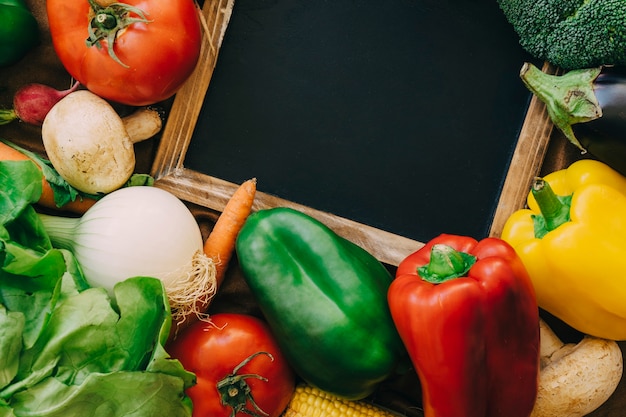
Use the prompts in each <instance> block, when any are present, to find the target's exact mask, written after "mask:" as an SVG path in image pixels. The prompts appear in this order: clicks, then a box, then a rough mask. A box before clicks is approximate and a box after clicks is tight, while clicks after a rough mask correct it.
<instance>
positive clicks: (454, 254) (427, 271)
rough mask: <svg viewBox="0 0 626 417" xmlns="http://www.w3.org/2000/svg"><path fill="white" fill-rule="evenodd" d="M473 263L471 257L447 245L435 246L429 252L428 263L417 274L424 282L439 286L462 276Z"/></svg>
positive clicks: (473, 259) (472, 257)
mask: <svg viewBox="0 0 626 417" xmlns="http://www.w3.org/2000/svg"><path fill="white" fill-rule="evenodd" d="M475 262H476V257H475V256H473V255H470V254H468V253H465V252H460V251H457V250H456V249H454V248H453V247H452V246H449V245H444V244H436V245H433V247H432V248H431V250H430V260H429V262H428V263H427V264H426V265H424V266H422V267H420V268H418V270H417V272H418V274H419V276H420V277H421V278H422V279H423V280H424V281H428V282H430V283H433V284H439V283H441V282H444V281H447V280H450V279H453V278H458V277H461V276H464V275H465V274H467V272H468V271H469V270H470V268H471V267H472V265H474V263H475Z"/></svg>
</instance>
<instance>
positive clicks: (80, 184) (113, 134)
mask: <svg viewBox="0 0 626 417" xmlns="http://www.w3.org/2000/svg"><path fill="white" fill-rule="evenodd" d="M161 127H162V120H161V115H160V114H159V112H158V111H157V110H154V109H151V108H141V109H138V110H137V111H136V112H135V113H133V114H131V115H130V116H127V117H125V118H121V117H120V116H119V115H118V114H117V113H116V111H115V110H114V108H113V107H112V106H111V105H110V104H109V103H108V102H107V101H106V100H104V99H102V98H101V97H98V96H97V95H95V94H93V93H92V92H90V91H88V90H79V91H75V92H73V93H71V94H69V95H67V96H66V97H65V98H63V99H62V100H60V101H59V102H58V103H57V104H55V105H54V107H52V109H50V112H49V113H48V115H47V116H46V118H45V119H44V122H43V125H42V131H41V134H42V139H43V144H44V147H45V150H46V154H47V156H48V159H49V160H50V162H51V163H52V165H53V166H54V167H55V168H56V170H57V171H58V172H59V174H60V175H61V176H62V177H63V178H64V179H65V180H66V181H67V182H68V183H69V184H70V185H72V186H73V187H74V188H76V189H78V190H80V191H83V192H85V193H88V194H108V193H110V192H112V191H114V190H117V189H118V188H120V187H122V186H123V185H124V184H125V183H126V181H128V179H129V178H130V177H131V175H132V174H133V173H134V170H135V149H134V147H133V145H134V143H137V142H139V141H142V140H145V139H149V138H151V137H153V136H154V135H156V134H157V133H158V132H159V131H160V130H161Z"/></svg>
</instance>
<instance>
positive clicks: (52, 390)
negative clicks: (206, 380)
mask: <svg viewBox="0 0 626 417" xmlns="http://www.w3.org/2000/svg"><path fill="white" fill-rule="evenodd" d="M41 188H42V186H41V172H40V171H39V169H38V168H37V167H36V165H35V164H34V163H33V162H32V161H2V162H0V190H2V192H1V193H0V417H20V416H33V417H44V416H45V417H61V416H63V417H74V416H86V415H91V416H107V417H122V416H135V417H152V416H155V415H167V416H181V417H185V416H187V417H189V416H191V401H190V399H189V397H187V396H186V395H185V389H187V388H189V387H190V386H191V385H193V383H194V375H193V374H191V373H189V372H187V371H185V369H184V368H183V367H182V365H181V364H180V362H178V361H176V360H172V359H170V358H169V356H168V354H167V353H166V351H165V349H164V347H163V346H164V344H165V341H166V339H167V336H168V334H169V330H170V327H171V313H170V309H169V304H168V301H167V297H166V295H165V290H164V288H163V284H162V283H161V281H160V280H158V279H156V278H151V277H132V278H129V279H127V280H125V281H122V282H120V283H119V284H118V285H117V286H116V288H115V300H116V302H115V303H113V302H112V301H111V298H110V297H109V295H108V293H107V291H106V290H105V289H103V288H95V287H89V286H88V285H87V284H86V282H85V280H84V277H83V274H82V272H81V269H80V266H79V265H78V263H77V262H76V260H75V258H74V257H73V255H72V254H71V253H70V252H68V251H65V250H60V249H55V248H53V247H52V245H51V243H50V239H49V237H48V236H47V234H46V233H45V231H44V228H43V226H42V224H41V220H40V219H39V217H38V215H37V213H36V212H35V210H34V208H33V203H34V202H36V201H38V200H39V196H40V194H41Z"/></svg>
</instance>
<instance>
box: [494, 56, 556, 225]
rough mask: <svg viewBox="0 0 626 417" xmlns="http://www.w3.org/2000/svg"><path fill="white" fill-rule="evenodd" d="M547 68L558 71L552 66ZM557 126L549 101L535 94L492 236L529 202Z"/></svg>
mask: <svg viewBox="0 0 626 417" xmlns="http://www.w3.org/2000/svg"><path fill="white" fill-rule="evenodd" d="M543 69H544V71H549V72H554V70H553V69H552V68H551V67H550V66H548V65H546V66H544V68H543ZM520 82H521V81H520ZM553 126H554V125H553V124H552V121H551V120H550V116H548V113H547V112H546V106H545V104H543V103H542V102H541V101H540V100H539V99H537V97H535V96H533V97H532V99H531V101H530V104H529V106H528V110H527V112H526V118H525V119H524V124H523V125H522V129H521V131H520V135H519V139H518V141H517V145H516V147H515V153H514V154H513V157H512V159H511V164H510V166H509V171H508V173H507V175H506V178H505V180H504V185H503V186H502V191H501V194H500V198H499V200H498V206H497V209H496V212H495V214H494V217H493V220H492V223H491V229H490V235H491V236H500V234H501V232H502V228H503V227H504V224H505V223H506V220H507V219H508V218H509V216H510V215H511V214H512V213H513V212H515V211H516V210H519V209H520V208H522V207H524V205H525V204H526V198H527V196H528V192H529V190H530V186H531V184H532V181H533V178H534V177H536V176H537V175H539V172H540V170H541V166H542V164H543V161H544V160H545V158H546V154H547V150H548V144H549V143H550V137H551V134H552V131H553Z"/></svg>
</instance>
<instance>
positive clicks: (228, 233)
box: [204, 178, 256, 286]
mask: <svg viewBox="0 0 626 417" xmlns="http://www.w3.org/2000/svg"><path fill="white" fill-rule="evenodd" d="M255 194H256V178H252V179H249V180H247V181H245V182H243V183H242V184H241V185H240V186H239V188H237V190H235V192H234V193H233V195H232V197H231V198H230V200H228V203H226V206H225V207H224V210H223V211H222V213H221V214H220V216H219V217H218V219H217V221H216V222H215V226H214V227H213V230H212V231H211V233H209V236H208V237H207V239H206V241H205V242H204V254H205V255H206V256H208V257H209V258H211V259H213V262H214V263H215V268H216V279H217V285H218V286H219V285H220V284H221V283H222V281H223V280H224V276H225V275H226V269H227V268H228V263H229V262H230V259H231V257H232V255H233V253H234V252H235V241H236V239H237V235H238V234H239V231H240V230H241V228H242V227H243V224H244V222H245V221H246V219H247V218H248V216H249V215H250V213H251V212H252V204H253V203H254V196H255Z"/></svg>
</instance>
